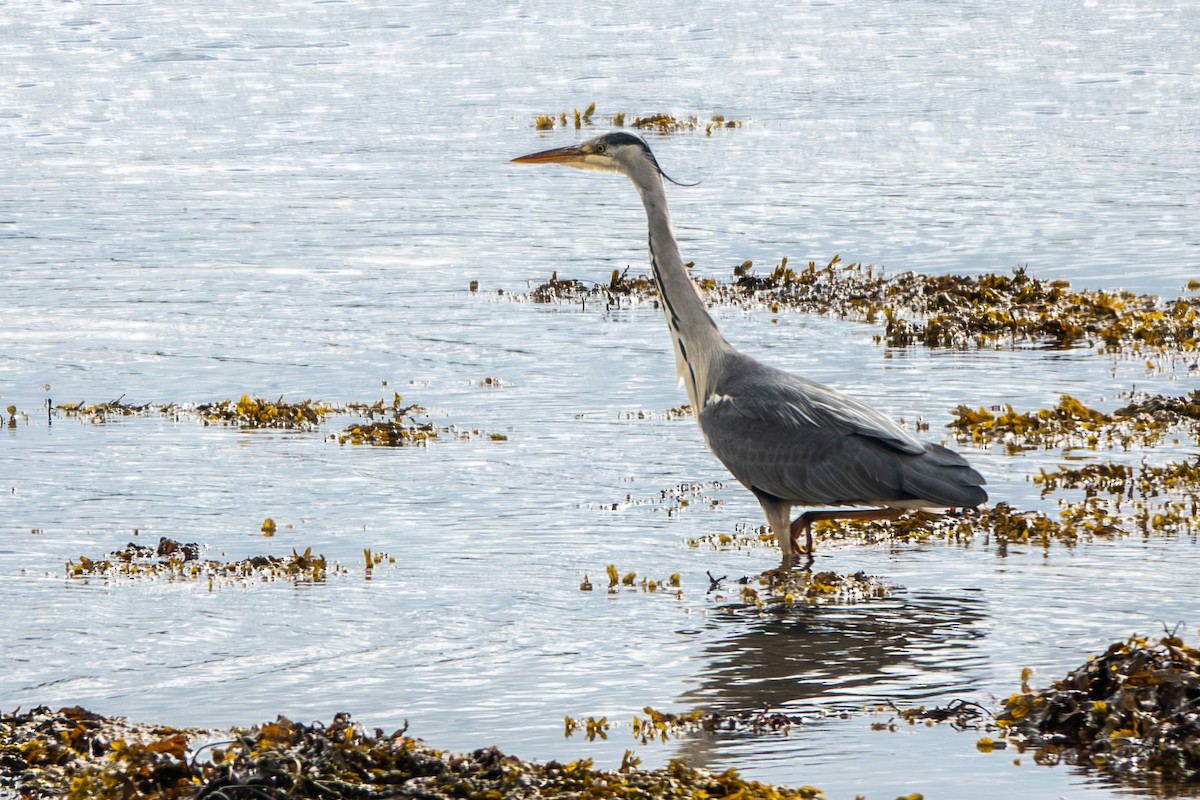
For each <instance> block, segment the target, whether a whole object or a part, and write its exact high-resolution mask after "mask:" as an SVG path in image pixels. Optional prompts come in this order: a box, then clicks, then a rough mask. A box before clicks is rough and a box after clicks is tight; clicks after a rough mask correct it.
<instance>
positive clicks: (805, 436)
mask: <svg viewBox="0 0 1200 800" xmlns="http://www.w3.org/2000/svg"><path fill="white" fill-rule="evenodd" d="M700 427H701V430H703V432H704V435H705V438H706V439H707V441H708V444H709V446H710V447H711V448H712V450H713V452H714V453H715V454H716V456H717V457H718V458H719V459H721V461H722V462H723V463H724V464H725V466H726V467H728V468H729V471H730V472H732V473H733V475H734V477H736V478H737V479H738V480H739V481H741V482H742V483H743V484H745V485H746V486H749V487H753V488H755V489H758V490H759V491H763V492H767V493H769V494H771V495H773V496H775V497H778V498H781V499H784V500H791V501H794V502H796V503H798V504H805V505H808V504H811V505H826V504H829V505H835V504H871V503H880V502H884V501H901V500H912V499H933V500H938V501H939V502H940V499H939V497H937V496H935V497H929V496H928V495H929V494H930V492H924V491H921V489H920V488H919V487H918V486H916V485H913V484H914V482H915V483H916V484H928V485H937V484H939V482H942V481H944V480H945V476H943V475H941V473H942V472H945V471H946V470H951V471H955V470H959V469H965V470H966V471H967V472H969V473H971V474H972V475H974V476H975V477H977V478H978V481H975V480H974V479H973V478H971V477H970V475H966V476H963V477H964V479H965V482H966V483H968V484H969V483H974V484H975V486H976V487H977V486H978V484H979V483H982V482H983V479H982V478H981V477H978V474H977V473H974V471H973V470H971V469H970V467H968V466H967V464H966V461H965V460H964V459H962V457H961V456H959V455H958V454H957V453H954V452H953V451H950V450H947V449H946V448H943V447H940V446H937V445H930V444H927V443H925V442H922V441H920V440H919V439H917V438H915V437H913V436H912V435H911V434H909V433H908V432H907V431H905V430H904V429H903V428H901V427H900V426H899V425H897V424H896V423H895V422H893V421H892V420H890V419H888V418H887V417H885V416H884V415H883V414H881V413H880V412H878V411H876V410H875V409H873V408H871V407H870V406H868V405H866V404H865V403H862V402H860V401H858V400H855V399H854V398H851V397H849V396H847V395H844V394H842V393H840V392H838V391H836V390H834V389H831V388H830V387H828V386H824V385H822V384H819V383H816V382H814V381H809V380H805V379H803V378H800V377H797V376H795V375H791V374H789V373H786V372H782V371H780V370H776V369H772V368H770V367H767V366H765V365H763V364H760V363H759V362H757V361H754V360H753V359H750V358H748V357H745V356H741V357H739V358H737V359H734V360H733V361H732V363H729V362H727V364H726V368H725V370H724V371H723V373H722V375H721V377H720V378H719V379H718V381H717V386H716V390H715V391H714V392H713V393H712V395H710V397H709V399H708V402H707V403H706V404H705V405H704V407H703V409H701V411H700ZM923 473H928V474H927V475H924V477H923ZM954 480H955V479H952V482H954ZM932 494H934V495H938V493H937V492H933V493H932ZM941 494H945V493H944V492H943V493H941ZM955 496H957V495H955ZM972 496H973V495H972ZM978 502H981V501H980V500H977V501H976V504H977V503H978ZM953 504H956V503H947V505H953ZM961 504H966V503H965V501H964V502H963V503H961Z"/></svg>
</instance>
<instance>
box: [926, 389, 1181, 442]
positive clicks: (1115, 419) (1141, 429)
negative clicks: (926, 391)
mask: <svg viewBox="0 0 1200 800" xmlns="http://www.w3.org/2000/svg"><path fill="white" fill-rule="evenodd" d="M948 427H950V428H952V429H953V430H955V431H956V432H957V435H958V438H959V440H960V441H970V442H973V443H974V444H977V445H986V444H992V443H996V442H1005V443H1007V444H1009V445H1010V446H1011V447H1016V448H1027V447H1043V448H1049V447H1059V446H1064V445H1065V446H1082V447H1088V448H1090V449H1096V448H1098V447H1100V446H1105V447H1120V448H1122V449H1125V450H1128V449H1130V448H1131V447H1133V446H1135V445H1137V446H1153V445H1156V444H1158V443H1159V442H1161V441H1162V438H1163V436H1165V435H1166V434H1167V433H1169V432H1171V431H1183V432H1186V433H1188V434H1189V435H1190V436H1192V437H1193V438H1194V439H1196V440H1197V441H1200V390H1195V391H1193V392H1191V393H1190V394H1187V395H1184V396H1182V397H1164V396H1162V395H1154V396H1144V397H1140V398H1137V399H1133V400H1131V402H1130V403H1129V404H1128V405H1126V406H1123V407H1122V408H1118V409H1116V410H1115V411H1113V412H1112V413H1106V412H1103V411H1098V410H1096V409H1094V408H1089V407H1088V406H1086V405H1084V404H1083V403H1082V402H1081V401H1079V400H1078V399H1076V398H1074V397H1072V396H1071V395H1067V394H1064V395H1062V396H1061V397H1060V398H1059V401H1058V404H1057V405H1056V406H1055V407H1054V408H1041V409H1037V410H1036V411H1026V412H1018V411H1016V410H1014V409H1013V407H1012V406H1010V405H1005V406H1004V407H1003V410H1001V409H999V408H997V409H986V408H978V409H972V408H970V407H968V406H963V405H960V406H959V407H958V408H956V409H955V410H954V419H953V420H952V421H951V422H950V424H949V426H948Z"/></svg>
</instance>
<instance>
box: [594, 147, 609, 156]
mask: <svg viewBox="0 0 1200 800" xmlns="http://www.w3.org/2000/svg"><path fill="white" fill-rule="evenodd" d="M606 149H607V148H605V146H604V145H602V144H598V145H596V146H595V147H593V148H592V152H593V153H595V154H596V155H598V156H602V155H604V151H605V150H606Z"/></svg>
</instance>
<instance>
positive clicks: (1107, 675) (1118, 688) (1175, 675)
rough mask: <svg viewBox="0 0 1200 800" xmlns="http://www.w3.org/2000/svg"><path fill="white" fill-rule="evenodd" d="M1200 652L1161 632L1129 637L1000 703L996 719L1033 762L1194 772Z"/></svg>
mask: <svg viewBox="0 0 1200 800" xmlns="http://www.w3.org/2000/svg"><path fill="white" fill-rule="evenodd" d="M1198 705H1200V650H1195V649H1193V648H1191V647H1188V646H1186V645H1184V643H1183V641H1182V640H1181V639H1180V638H1179V637H1177V636H1175V635H1173V634H1168V635H1165V636H1163V637H1161V638H1160V639H1159V640H1158V641H1157V642H1150V641H1149V640H1148V639H1146V638H1143V637H1139V636H1133V637H1130V638H1129V639H1127V640H1126V641H1124V642H1116V643H1114V644H1113V645H1111V646H1110V647H1109V648H1108V650H1107V651H1105V653H1104V654H1103V655H1101V656H1099V657H1098V658H1093V659H1089V660H1088V661H1087V663H1085V664H1083V665H1082V666H1080V667H1077V668H1076V669H1074V670H1072V671H1071V672H1070V673H1068V674H1067V676H1066V677H1064V678H1063V679H1061V680H1058V681H1055V682H1054V683H1053V684H1052V685H1051V686H1050V687H1049V688H1047V689H1045V690H1042V691H1029V690H1028V687H1022V691H1021V692H1019V693H1017V694H1014V695H1012V696H1011V697H1009V698H1008V699H1007V700H1005V701H1004V711H1003V712H1002V713H1001V714H1000V715H999V716H998V717H997V719H996V721H997V724H998V725H1000V726H1001V728H1002V729H1004V730H1005V731H1006V735H1007V736H1008V737H1009V738H1010V739H1014V740H1016V741H1018V742H1019V743H1021V744H1022V745H1024V746H1032V747H1034V748H1036V754H1035V760H1037V761H1039V763H1056V762H1058V761H1059V760H1065V761H1068V762H1070V763H1078V764H1089V765H1095V766H1100V767H1102V768H1104V769H1107V770H1110V771H1112V772H1115V773H1120V774H1126V775H1135V774H1157V775H1161V776H1163V777H1165V778H1169V779H1172V780H1195V779H1196V778H1197V777H1200V721H1198V716H1197V711H1196V708H1197V706H1198Z"/></svg>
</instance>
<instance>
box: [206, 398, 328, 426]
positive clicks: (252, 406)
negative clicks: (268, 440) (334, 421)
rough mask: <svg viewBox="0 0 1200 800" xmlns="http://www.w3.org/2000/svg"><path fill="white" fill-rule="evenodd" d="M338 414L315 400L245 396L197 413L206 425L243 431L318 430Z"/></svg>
mask: <svg viewBox="0 0 1200 800" xmlns="http://www.w3.org/2000/svg"><path fill="white" fill-rule="evenodd" d="M336 411H337V409H336V408H332V407H329V406H325V405H323V404H320V403H315V402H314V401H312V400H304V401H301V402H299V403H286V402H284V400H283V397H280V398H279V399H277V400H274V401H271V400H264V399H262V398H261V397H257V396H255V397H251V396H250V395H248V394H244V395H242V396H241V398H239V399H238V401H237V402H236V403H235V402H233V401H232V400H222V401H220V402H217V403H207V404H204V405H200V406H197V407H196V412H197V413H199V414H200V416H201V419H203V420H204V421H205V423H209V422H223V423H225V424H226V425H236V426H238V427H239V428H284V429H300V430H312V429H313V428H316V427H317V426H318V425H320V424H321V422H323V421H324V420H325V418H326V417H327V416H329V415H330V414H333V413H335V412H336Z"/></svg>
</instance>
